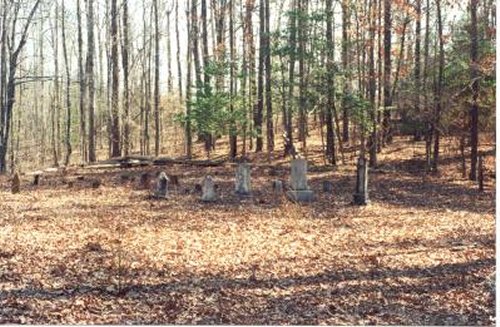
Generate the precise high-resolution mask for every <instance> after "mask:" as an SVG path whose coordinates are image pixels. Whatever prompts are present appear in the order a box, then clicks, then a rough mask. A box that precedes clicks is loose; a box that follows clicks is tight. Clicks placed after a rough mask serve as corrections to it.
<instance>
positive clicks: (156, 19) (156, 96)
mask: <svg viewBox="0 0 500 327" xmlns="http://www.w3.org/2000/svg"><path fill="white" fill-rule="evenodd" d="M153 11H154V26H155V41H154V43H155V70H154V116H155V156H158V155H159V154H160V138H161V135H160V28H159V14H158V0H153Z"/></svg>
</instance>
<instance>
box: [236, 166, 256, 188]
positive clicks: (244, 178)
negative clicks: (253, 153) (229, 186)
mask: <svg viewBox="0 0 500 327" xmlns="http://www.w3.org/2000/svg"><path fill="white" fill-rule="evenodd" d="M235 191H236V193H237V194H240V195H250V193H251V191H252V189H251V186H250V164H248V163H240V164H238V167H237V168H236V180H235Z"/></svg>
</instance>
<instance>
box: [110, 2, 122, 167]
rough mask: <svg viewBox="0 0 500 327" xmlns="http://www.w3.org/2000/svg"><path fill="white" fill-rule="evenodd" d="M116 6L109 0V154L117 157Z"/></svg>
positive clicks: (118, 149)
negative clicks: (110, 88)
mask: <svg viewBox="0 0 500 327" xmlns="http://www.w3.org/2000/svg"><path fill="white" fill-rule="evenodd" d="M117 18H118V8H117V0H111V75H112V76H111V79H112V81H111V87H112V90H111V119H112V121H111V156H112V157H119V156H120V155H121V149H120V116H119V107H118V106H119V103H118V92H119V84H118V83H119V80H118V79H119V69H120V67H119V66H118V24H117Z"/></svg>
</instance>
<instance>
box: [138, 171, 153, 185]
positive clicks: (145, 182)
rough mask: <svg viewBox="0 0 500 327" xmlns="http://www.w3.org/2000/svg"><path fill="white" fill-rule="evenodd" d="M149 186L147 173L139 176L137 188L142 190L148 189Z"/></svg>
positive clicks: (149, 181) (149, 176)
mask: <svg viewBox="0 0 500 327" xmlns="http://www.w3.org/2000/svg"><path fill="white" fill-rule="evenodd" d="M150 186H151V174H150V173H149V172H144V173H142V174H141V178H140V180H139V187H140V188H142V189H149V187H150Z"/></svg>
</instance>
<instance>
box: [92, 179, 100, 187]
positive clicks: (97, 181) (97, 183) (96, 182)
mask: <svg viewBox="0 0 500 327" xmlns="http://www.w3.org/2000/svg"><path fill="white" fill-rule="evenodd" d="M90 185H91V186H92V188H99V186H101V181H100V180H99V179H97V178H96V179H94V180H92V183H91V184H90Z"/></svg>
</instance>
